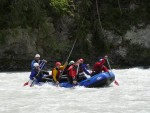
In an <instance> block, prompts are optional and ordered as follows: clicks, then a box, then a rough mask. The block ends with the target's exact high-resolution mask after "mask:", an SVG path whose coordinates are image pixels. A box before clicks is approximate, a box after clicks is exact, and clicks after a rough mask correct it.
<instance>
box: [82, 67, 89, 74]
mask: <svg viewBox="0 0 150 113" xmlns="http://www.w3.org/2000/svg"><path fill="white" fill-rule="evenodd" d="M83 71H84V72H85V73H86V74H87V75H90V72H89V71H88V70H87V69H86V67H84V68H83Z"/></svg>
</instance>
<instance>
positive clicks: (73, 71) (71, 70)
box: [67, 65, 78, 79]
mask: <svg viewBox="0 0 150 113" xmlns="http://www.w3.org/2000/svg"><path fill="white" fill-rule="evenodd" d="M77 68H78V66H77V65H71V66H70V67H69V68H68V73H67V75H68V76H70V77H72V78H74V79H75V78H76V76H77Z"/></svg>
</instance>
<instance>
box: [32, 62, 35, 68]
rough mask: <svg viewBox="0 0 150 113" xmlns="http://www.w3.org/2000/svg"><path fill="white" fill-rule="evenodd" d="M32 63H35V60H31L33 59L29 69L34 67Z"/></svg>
mask: <svg viewBox="0 0 150 113" xmlns="http://www.w3.org/2000/svg"><path fill="white" fill-rule="evenodd" d="M34 63H35V60H33V61H32V62H31V69H34V66H33V64H34Z"/></svg>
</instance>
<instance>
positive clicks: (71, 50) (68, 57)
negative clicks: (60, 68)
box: [65, 38, 77, 63]
mask: <svg viewBox="0 0 150 113" xmlns="http://www.w3.org/2000/svg"><path fill="white" fill-rule="evenodd" d="M76 41H77V38H76V39H75V41H74V43H73V46H72V48H71V50H70V53H69V55H68V57H67V59H66V62H68V60H69V58H70V55H71V53H72V51H73V48H74V46H75V44H76ZM66 62H65V63H66Z"/></svg>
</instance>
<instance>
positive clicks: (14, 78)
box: [0, 68, 150, 113]
mask: <svg viewBox="0 0 150 113" xmlns="http://www.w3.org/2000/svg"><path fill="white" fill-rule="evenodd" d="M112 71H113V72H114V73H115V75H116V80H117V81H118V82H119V84H120V86H116V85H115V84H114V83H112V84H111V86H110V87H107V88H84V87H76V88H75V89H69V88H68V89H67V88H60V87H54V86H50V85H48V84H45V85H44V86H34V87H28V86H25V87H23V84H24V83H25V82H27V81H28V76H29V74H30V73H29V72H12V73H11V72H3V73H0V113H150V69H140V68H132V69H119V70H112Z"/></svg>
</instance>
